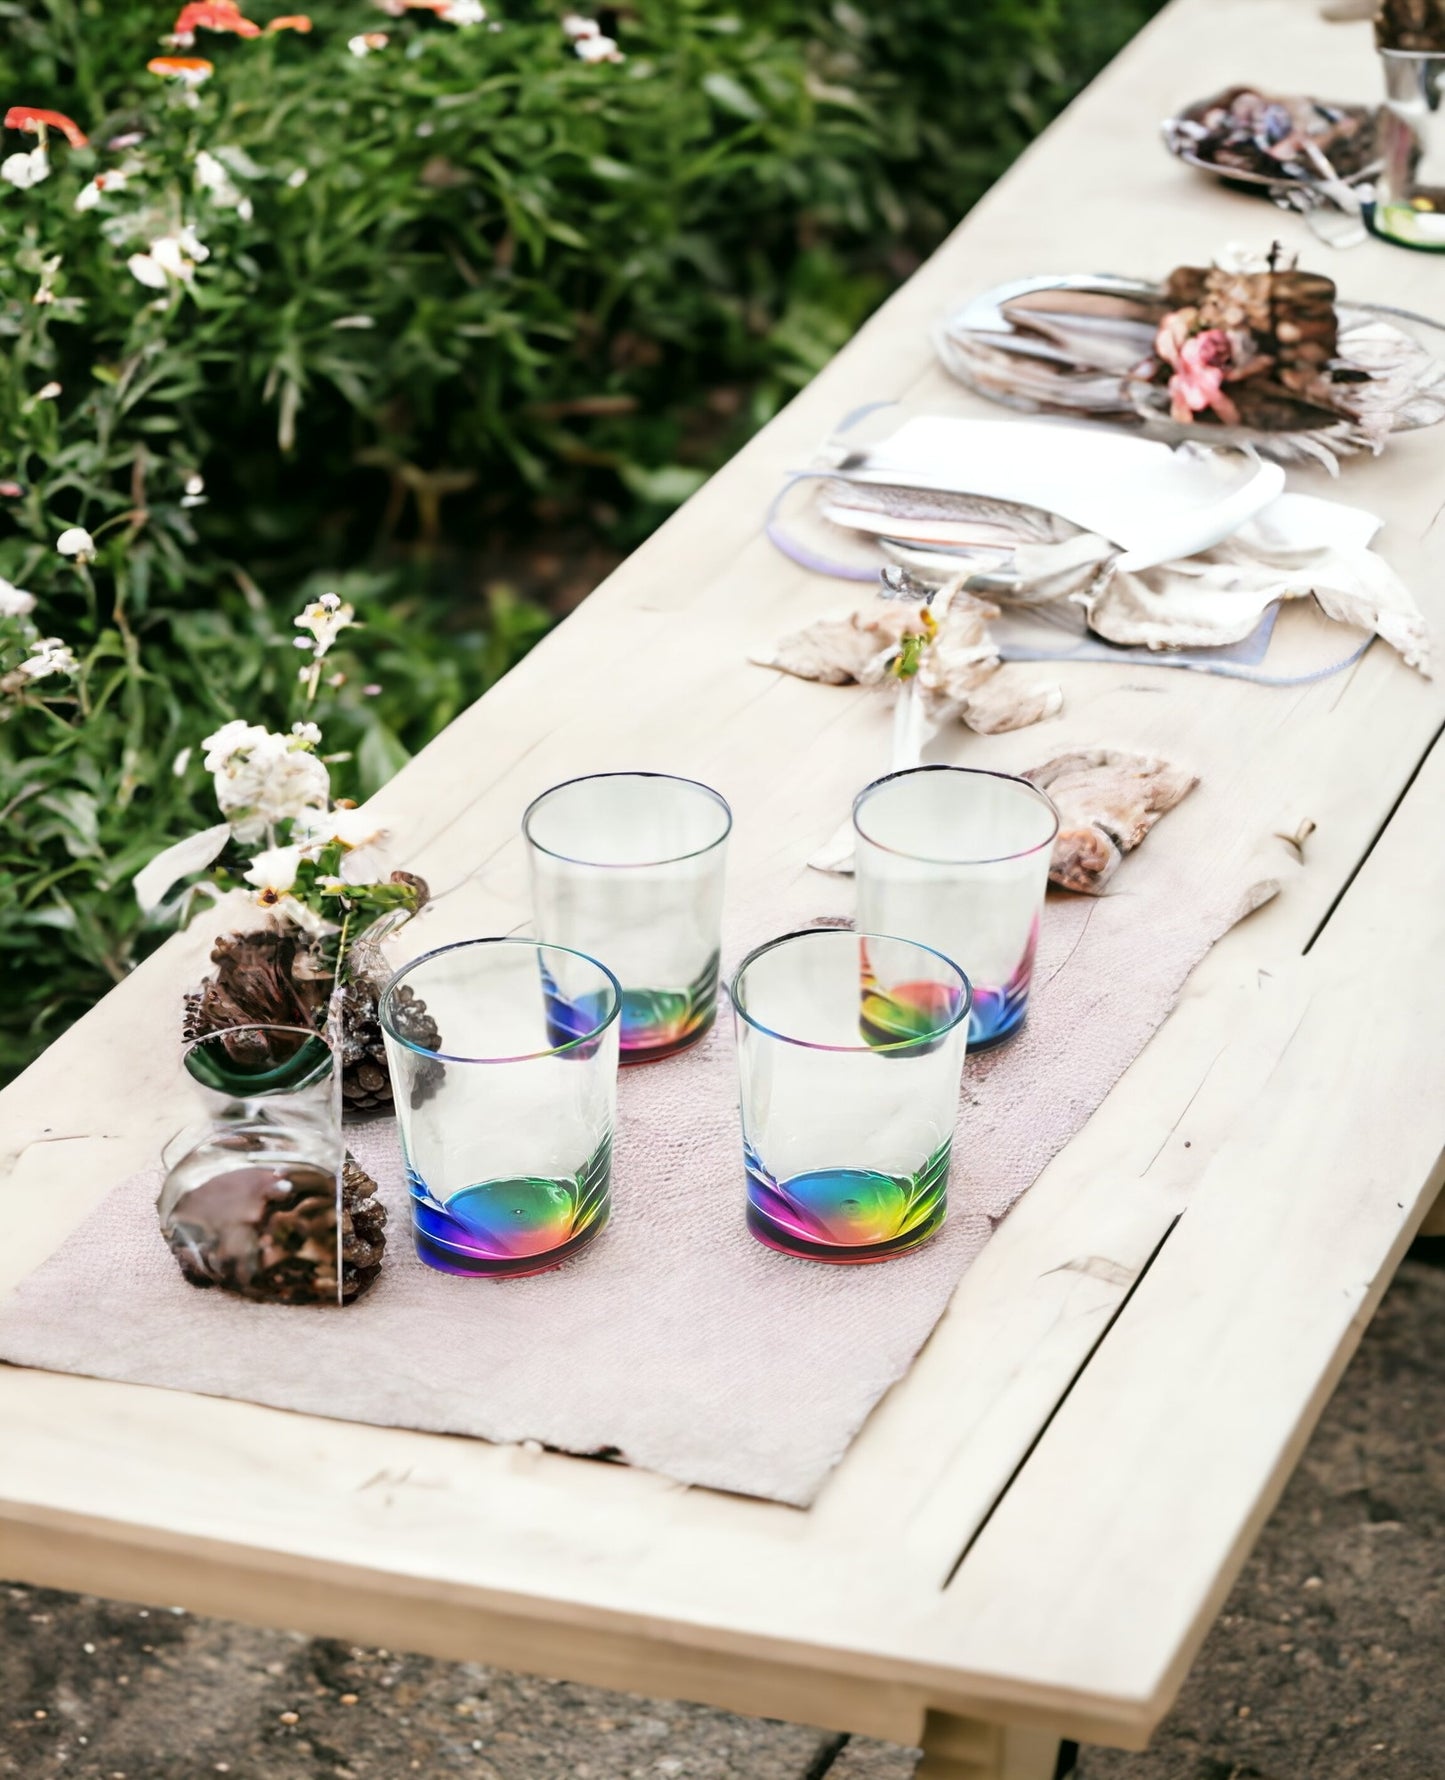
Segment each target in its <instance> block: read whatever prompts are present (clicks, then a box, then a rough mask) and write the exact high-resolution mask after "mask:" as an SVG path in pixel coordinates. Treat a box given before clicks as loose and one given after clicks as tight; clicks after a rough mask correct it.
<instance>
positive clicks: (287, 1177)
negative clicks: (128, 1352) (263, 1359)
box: [166, 1152, 386, 1304]
mask: <svg viewBox="0 0 1445 1780" xmlns="http://www.w3.org/2000/svg"><path fill="white" fill-rule="evenodd" d="M241 1159H242V1160H243V1161H244V1158H241ZM258 1177H259V1178H258ZM166 1239H167V1241H168V1242H169V1244H170V1247H171V1252H172V1253H173V1254H174V1255H175V1257H176V1260H177V1262H178V1263H179V1265H180V1269H181V1272H182V1274H183V1275H184V1276H185V1278H186V1279H187V1280H189V1282H190V1283H191V1284H192V1285H193V1286H200V1287H203V1288H205V1287H211V1286H219V1287H220V1288H221V1290H222V1291H226V1292H232V1293H234V1294H235V1295H236V1296H237V1297H241V1298H249V1299H251V1300H253V1301H254V1302H255V1303H258V1304H335V1303H336V1299H337V1290H336V1287H337V1268H338V1264H339V1266H340V1280H341V1302H342V1303H343V1304H350V1303H352V1302H353V1301H354V1300H355V1299H357V1298H359V1297H360V1296H361V1294H362V1293H363V1292H364V1291H365V1290H366V1289H367V1287H368V1286H370V1285H371V1284H372V1282H373V1281H374V1280H375V1279H376V1276H377V1275H378V1274H379V1273H380V1272H381V1261H382V1255H383V1254H384V1252H385V1250H386V1207H385V1206H384V1205H383V1204H382V1203H381V1201H380V1200H379V1199H378V1198H377V1197H376V1182H375V1181H374V1180H373V1179H372V1178H371V1176H370V1175H369V1174H368V1173H367V1172H366V1170H365V1169H364V1168H362V1167H361V1166H360V1164H359V1163H358V1162H357V1161H356V1160H355V1159H354V1158H353V1157H352V1156H351V1154H350V1153H349V1152H348V1154H347V1156H346V1159H345V1163H344V1164H343V1168H342V1175H341V1227H340V1232H339V1234H338V1230H337V1204H336V1180H335V1176H334V1175H330V1174H328V1173H327V1172H326V1171H325V1170H323V1169H320V1168H317V1167H316V1166H314V1165H313V1164H309V1163H302V1164H298V1165H293V1166H291V1167H290V1168H289V1169H287V1170H284V1171H282V1170H277V1169H274V1168H270V1167H265V1168H251V1169H247V1168H245V1167H244V1166H242V1167H240V1168H239V1169H235V1170H233V1171H232V1172H231V1174H230V1176H228V1177H227V1176H222V1177H220V1178H218V1179H215V1180H212V1181H210V1182H207V1183H205V1184H204V1185H202V1186H201V1187H200V1188H198V1189H197V1190H195V1191H193V1192H191V1193H189V1194H187V1195H185V1196H184V1197H183V1198H182V1199H181V1201H180V1202H179V1203H178V1204H177V1206H176V1207H175V1211H174V1214H173V1216H172V1220H171V1223H170V1227H169V1228H168V1229H167V1231H166ZM338 1249H339V1253H338Z"/></svg>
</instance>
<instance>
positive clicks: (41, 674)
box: [20, 637, 80, 680]
mask: <svg viewBox="0 0 1445 1780" xmlns="http://www.w3.org/2000/svg"><path fill="white" fill-rule="evenodd" d="M31 647H32V649H33V651H34V653H33V654H32V655H31V656H30V659H29V660H28V661H22V662H21V663H20V672H21V673H22V674H24V675H25V677H26V678H27V679H30V680H44V679H46V678H48V677H49V676H50V675H51V674H78V673H79V672H80V663H79V662H78V661H77V660H76V659H75V656H74V654H73V653H72V652H71V650H70V649H68V648H67V647H66V645H65V644H64V643H62V642H61V640H60V638H59V637H42V638H41V639H40V641H39V642H38V643H34V644H32V645H31Z"/></svg>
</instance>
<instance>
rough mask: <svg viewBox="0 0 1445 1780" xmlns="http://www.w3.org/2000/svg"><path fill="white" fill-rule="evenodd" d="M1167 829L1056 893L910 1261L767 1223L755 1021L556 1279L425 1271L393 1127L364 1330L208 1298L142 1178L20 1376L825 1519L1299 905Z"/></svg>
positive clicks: (345, 1320)
mask: <svg viewBox="0 0 1445 1780" xmlns="http://www.w3.org/2000/svg"><path fill="white" fill-rule="evenodd" d="M1173 838H1174V837H1173V836H1172V835H1171V833H1170V820H1169V819H1166V820H1165V822H1164V823H1163V824H1162V826H1161V827H1160V829H1158V830H1156V832H1155V833H1154V834H1153V835H1152V836H1151V837H1150V839H1149V840H1148V841H1147V842H1146V843H1145V845H1144V847H1143V848H1142V849H1141V850H1140V852H1138V853H1136V854H1134V855H1132V856H1131V857H1130V858H1129V859H1128V860H1127V861H1126V862H1125V864H1124V865H1123V867H1122V868H1121V870H1120V872H1119V874H1118V876H1117V877H1116V878H1115V880H1114V882H1113V884H1112V885H1111V887H1110V894H1108V895H1106V896H1104V897H1102V898H1099V899H1090V898H1083V897H1068V896H1059V895H1054V896H1051V898H1050V904H1049V908H1048V910H1047V912H1046V917H1045V920H1044V924H1043V933H1042V938H1041V943H1040V949H1039V957H1038V963H1037V967H1036V974H1035V979H1034V983H1035V987H1034V992H1033V1000H1032V1004H1031V1009H1030V1017H1029V1021H1028V1024H1027V1025H1026V1027H1025V1028H1024V1031H1023V1033H1022V1034H1021V1035H1020V1037H1019V1038H1018V1039H1017V1040H1015V1041H1014V1042H1013V1043H1012V1044H1011V1045H1009V1046H1006V1047H1005V1048H1003V1049H1002V1050H1000V1051H996V1052H993V1053H991V1054H988V1055H985V1056H983V1057H980V1058H979V1059H977V1060H976V1061H974V1060H971V1061H970V1062H969V1064H968V1067H967V1070H966V1072H965V1076H964V1084H963V1094H962V1097H961V1101H960V1108H959V1119H958V1128H957V1137H956V1140H955V1147H954V1163H953V1173H952V1178H951V1183H950V1187H949V1216H948V1222H947V1224H946V1225H945V1227H944V1229H943V1231H942V1233H941V1234H940V1235H939V1236H938V1237H937V1238H936V1239H935V1240H934V1241H933V1242H932V1243H931V1244H929V1245H928V1246H926V1247H925V1248H923V1249H921V1250H919V1251H918V1252H917V1253H915V1254H911V1255H907V1256H903V1257H900V1258H898V1259H896V1260H894V1261H891V1262H889V1263H888V1264H887V1265H885V1266H876V1267H841V1268H840V1267H824V1266H819V1265H816V1264H813V1263H810V1262H806V1261H797V1260H793V1259H791V1258H789V1257H786V1256H783V1255H779V1254H776V1253H774V1252H773V1251H771V1250H769V1249H766V1248H763V1247H762V1246H761V1245H759V1244H758V1243H757V1242H755V1241H754V1240H753V1239H752V1238H751V1237H750V1236H749V1235H748V1233H747V1230H746V1229H745V1227H744V1223H743V1207H744V1182H743V1166H742V1154H741V1139H740V1135H739V1126H738V1112H737V1083H736V1075H735V1060H734V1055H733V1035H732V1030H731V1019H730V1017H729V1014H728V1010H727V1007H726V1005H724V1007H723V1009H722V1010H721V1015H720V1018H719V1020H718V1023H717V1025H716V1027H715V1028H714V1029H713V1031H712V1032H711V1033H710V1034H709V1036H708V1037H707V1038H706V1039H705V1040H704V1041H703V1043H702V1044H701V1045H700V1046H698V1047H697V1048H696V1049H694V1050H693V1051H692V1052H689V1053H684V1054H683V1055H682V1056H679V1057H676V1058H673V1059H671V1060H669V1061H667V1062H664V1063H655V1064H649V1065H647V1066H645V1067H641V1068H637V1069H632V1070H624V1071H623V1072H622V1077H621V1082H620V1086H619V1094H618V1100H619V1108H618V1111H619V1118H618V1141H617V1148H616V1161H615V1165H614V1172H613V1205H614V1209H613V1215H612V1222H611V1225H610V1227H609V1228H608V1230H607V1231H606V1232H605V1233H604V1235H603V1236H602V1237H601V1238H600V1239H599V1241H598V1242H597V1243H596V1245H595V1246H594V1247H593V1248H592V1249H591V1250H590V1251H589V1252H588V1253H587V1254H585V1255H583V1256H581V1257H579V1258H578V1259H577V1260H576V1261H574V1262H571V1263H569V1264H567V1265H565V1266H563V1267H561V1268H559V1269H558V1270H557V1271H555V1272H553V1273H549V1274H543V1275H540V1276H538V1277H535V1278H531V1279H519V1280H506V1281H482V1280H467V1279H459V1278H455V1277H451V1276H449V1275H446V1274H441V1273H436V1272H433V1271H432V1270H430V1269H429V1268H426V1267H424V1266H423V1265H422V1264H421V1263H420V1262H419V1261H418V1260H417V1259H416V1258H415V1256H414V1254H413V1253H412V1250H411V1241H410V1231H409V1211H408V1206H407V1197H406V1189H405V1185H404V1182H403V1178H402V1170H401V1162H400V1155H399V1151H398V1146H397V1138H396V1128H395V1125H394V1123H393V1121H391V1120H389V1119H386V1120H378V1121H374V1122H372V1123H370V1124H366V1125H360V1126H357V1127H355V1128H354V1129H353V1131H352V1133H351V1135H350V1142H351V1148H352V1151H353V1153H354V1154H355V1155H356V1157H357V1159H358V1160H359V1161H360V1162H361V1163H362V1164H363V1166H364V1167H366V1168H367V1169H368V1170H369V1172H370V1173H371V1174H372V1175H373V1176H375V1178H376V1179H377V1181H378V1182H379V1184H380V1188H381V1193H382V1196H383V1198H384V1199H385V1201H386V1204H387V1207H388V1210H389V1212H390V1215H391V1222H390V1226H389V1231H388V1236H389V1241H388V1247H387V1257H386V1264H385V1267H384V1269H383V1272H382V1276H381V1278H380V1279H379V1280H378V1282H377V1284H376V1285H375V1286H374V1287H373V1288H372V1290H371V1291H370V1293H369V1294H368V1295H367V1296H366V1297H365V1298H363V1299H362V1300H360V1301H359V1302H358V1303H356V1304H354V1305H350V1306H348V1307H346V1308H345V1309H333V1308H324V1309H299V1308H280V1307H272V1306H263V1305H254V1304H247V1303H244V1302H240V1301H237V1300H234V1299H228V1298H226V1297H224V1296H222V1294H220V1293H219V1292H200V1291H197V1290H196V1288H194V1287H192V1286H190V1285H188V1284H187V1283H186V1282H185V1281H184V1280H183V1279H182V1278H181V1275H180V1273H179V1271H178V1269H177V1267H176V1265H175V1262H174V1261H173V1260H172V1258H171V1256H170V1253H169V1252H168V1250H167V1249H166V1247H165V1244H164V1242H163V1241H162V1239H161V1237H160V1234H159V1230H158V1227H157V1223H156V1216H155V1209H154V1206H155V1197H156V1193H157V1191H158V1188H159V1184H160V1176H159V1173H158V1171H152V1172H147V1173H143V1174H139V1175H135V1176H133V1177H132V1178H131V1179H129V1180H126V1181H124V1182H122V1183H121V1184H120V1185H119V1186H118V1187H116V1188H115V1189H114V1191H113V1192H111V1193H110V1194H109V1196H108V1197H107V1198H106V1199H105V1200H103V1201H102V1203H101V1204H100V1205H99V1207H98V1208H97V1209H96V1210H95V1211H94V1212H93V1213H92V1214H91V1216H90V1217H89V1218H88V1219H87V1220H86V1221H85V1222H84V1223H83V1224H81V1225H80V1226H79V1228H77V1229H76V1230H75V1231H74V1232H73V1233H72V1235H71V1236H70V1238H69V1239H68V1240H67V1241H66V1242H65V1243H64V1244H63V1245H62V1247H61V1248H60V1249H59V1250H58V1251H57V1252H56V1253H55V1254H54V1255H53V1256H52V1257H51V1258H50V1259H49V1260H48V1261H46V1262H45V1263H44V1264H42V1265H41V1266H40V1267H39V1268H38V1269H37V1270H36V1271H35V1272H34V1273H32V1274H31V1275H30V1276H29V1277H28V1278H26V1279H25V1280H24V1281H22V1283H21V1284H20V1286H19V1287H18V1288H17V1289H16V1291H15V1292H13V1293H12V1294H11V1296H10V1297H9V1298H8V1299H6V1300H5V1301H4V1302H3V1303H0V1360H6V1361H9V1362H11V1363H13V1364H16V1365H24V1366H36V1367H41V1368H45V1369H49V1370H52V1371H61V1372H76V1373H82V1374H85V1375H86V1376H89V1377H96V1378H109V1379H118V1380H124V1381H128V1382H133V1383H140V1384H148V1385H161V1386H167V1387H170V1388H172V1389H175V1390H185V1391H196V1392H199V1393H201V1394H203V1395H208V1396H222V1397H237V1398H243V1399H246V1400H248V1401H251V1402H256V1403H264V1404H269V1405H272V1406H275V1407H277V1408H282V1409H292V1410H301V1411H305V1412H307V1413H309V1414H313V1415H323V1416H332V1417H337V1418H340V1419H342V1420H346V1421H361V1422H371V1423H374V1424H377V1425H380V1426H385V1427H406V1428H417V1429H423V1430H427V1431H432V1432H440V1433H450V1434H467V1435H474V1436H479V1437H481V1438H484V1439H488V1440H495V1441H519V1440H537V1441H541V1442H543V1443H545V1444H547V1445H549V1446H554V1447H559V1448H561V1449H563V1450H566V1451H569V1452H576V1453H606V1454H607V1455H608V1456H615V1457H618V1458H620V1459H623V1460H625V1461H627V1462H628V1463H631V1464H634V1465H641V1466H645V1467H647V1468H649V1469H651V1470H655V1471H660V1472H663V1473H665V1474H667V1475H668V1476H671V1477H674V1478H677V1479H679V1480H681V1481H683V1482H685V1483H693V1484H704V1485H710V1486H712V1487H715V1488H718V1489H726V1490H733V1491H737V1492H740V1493H743V1494H747V1495H753V1496H765V1497H771V1498H773V1499H775V1500H777V1501H781V1502H787V1503H793V1504H796V1505H799V1506H804V1505H806V1504H807V1503H809V1502H810V1501H811V1500H812V1499H813V1497H814V1496H815V1495H816V1494H817V1492H818V1490H819V1488H820V1487H821V1485H822V1483H823V1481H824V1479H825V1478H826V1476H827V1474H828V1472H829V1471H830V1470H831V1469H832V1467H833V1466H834V1465H835V1464H837V1462H838V1461H839V1459H841V1458H842V1456H843V1454H844V1452H845V1451H846V1449H847V1447H848V1444H849V1442H850V1441H851V1440H852V1439H853V1437H854V1435H855V1434H856V1433H857V1432H858V1430H859V1428H860V1427H861V1426H862V1424H863V1422H864V1420H865V1418H866V1417H867V1415H868V1413H869V1411H870V1410H871V1409H872V1407H873V1405H874V1404H875V1403H876V1402H877V1401H878V1399H879V1398H880V1397H881V1396H882V1395H883V1393H884V1392H885V1391H886V1390H887V1389H888V1387H889V1386H890V1385H891V1384H892V1383H893V1382H894V1381H895V1380H896V1379H898V1378H900V1377H901V1376H902V1375H903V1374H904V1372H905V1371H906V1370H907V1368H908V1366H909V1364H910V1363H911V1361H912V1359H913V1357H914V1355H915V1354H916V1353H917V1352H918V1350H919V1348H920V1347H921V1346H922V1345H923V1343H924V1341H925V1340H926V1339H927V1337H928V1335H929V1332H930V1330H931V1329H932V1328H933V1325H934V1323H935V1322H936V1321H937V1320H938V1318H939V1316H940V1315H941V1314H942V1312H943V1310H944V1308H945V1306H946V1305H947V1303H948V1300H949V1298H950V1297H951V1295H952V1293H953V1291H954V1288H955V1287H956V1286H957V1284H958V1281H959V1279H960V1277H961V1276H962V1274H963V1272H964V1270H965V1269H966V1268H967V1267H968V1265H969V1263H970V1262H971V1261H972V1260H973V1259H974V1257H975V1256H976V1255H977V1254H978V1253H979V1251H980V1250H981V1249H982V1248H983V1246H984V1244H985V1243H986V1242H987V1241H988V1238H989V1235H990V1232H991V1231H992V1229H993V1227H994V1226H995V1225H996V1224H997V1222H998V1221H999V1220H1000V1219H1001V1218H1002V1217H1003V1215H1004V1214H1005V1213H1006V1212H1007V1211H1008V1209H1009V1207H1010V1206H1011V1205H1012V1204H1013V1203H1014V1201H1015V1200H1016V1199H1017V1198H1018V1197H1019V1195H1020V1194H1021V1193H1023V1192H1024V1190H1025V1189H1026V1188H1027V1187H1028V1186H1029V1185H1030V1184H1031V1183H1032V1181H1033V1180H1034V1179H1035V1178H1036V1177H1037V1176H1038V1175H1039V1173H1040V1172H1041V1171H1042V1170H1043V1168H1044V1166H1045V1165H1046V1164H1047V1162H1048V1161H1049V1160H1050V1158H1051V1157H1053V1156H1054V1155H1055V1154H1056V1153H1057V1152H1058V1151H1059V1150H1060V1149H1061V1148H1062V1147H1063V1146H1064V1144H1065V1143H1067V1142H1068V1140H1069V1138H1070V1137H1071V1136H1072V1135H1073V1134H1074V1132H1075V1131H1077V1130H1078V1129H1079V1127H1080V1126H1081V1125H1082V1124H1083V1123H1084V1121H1085V1120H1086V1119H1087V1118H1088V1117H1089V1115H1090V1113H1091V1112H1092V1111H1093V1110H1094V1108H1095V1107H1096V1106H1097V1105H1098V1104H1099V1103H1100V1101H1101V1100H1102V1099H1103V1098H1104V1096H1105V1095H1106V1094H1107V1093H1108V1091H1109V1089H1110V1087H1111V1086H1112V1085H1113V1083H1114V1082H1115V1081H1116V1080H1117V1079H1118V1077H1119V1076H1120V1075H1121V1074H1122V1073H1123V1071H1124V1070H1125V1069H1126V1068H1127V1067H1128V1065H1129V1064H1130V1063H1131V1062H1132V1061H1133V1059H1134V1057H1135V1056H1136V1055H1137V1054H1138V1052H1139V1051H1140V1050H1141V1049H1142V1047H1143V1045H1144V1044H1145V1042H1146V1041H1147V1039H1148V1038H1149V1036H1150V1034H1151V1033H1152V1032H1153V1031H1154V1030H1155V1029H1156V1027H1157V1026H1158V1025H1159V1024H1160V1022H1161V1021H1162V1020H1163V1019H1164V1017H1165V1015H1166V1014H1167V1013H1168V1011H1169V1009H1170V1007H1171V1006H1172V1005H1173V1003H1174V1001H1175V999H1176V998H1177V996H1178V993H1179V990H1180V988H1181V986H1182V985H1183V983H1184V980H1185V978H1186V977H1187V976H1188V974H1189V972H1190V970H1192V968H1193V967H1194V965H1195V964H1196V963H1197V962H1198V961H1199V959H1200V958H1202V957H1203V955H1204V953H1205V952H1206V951H1207V950H1208V949H1209V947H1210V946H1211V945H1212V944H1213V943H1214V941H1215V940H1216V939H1218V938H1219V936H1220V935H1221V934H1222V933H1224V932H1225V931H1226V930H1227V929H1228V928H1229V927H1230V926H1232V925H1233V923H1234V922H1235V921H1236V920H1238V919H1239V918H1240V916H1241V915H1243V914H1244V913H1246V912H1248V910H1249V909H1250V908H1253V907H1255V906H1257V904H1258V903H1259V902H1260V901H1262V900H1264V898H1265V897H1266V896H1267V895H1268V894H1269V893H1270V891H1271V890H1272V888H1273V886H1256V885H1255V884H1254V883H1253V882H1252V881H1250V880H1249V879H1248V878H1247V877H1246V876H1245V875H1244V874H1243V867H1242V865H1241V867H1240V870H1239V872H1238V873H1236V875H1235V876H1234V877H1233V878H1230V877H1228V875H1227V874H1224V873H1216V874H1205V875H1203V876H1201V874H1200V873H1199V872H1198V871H1197V870H1196V869H1193V868H1192V864H1191V859H1190V858H1189V857H1188V856H1187V855H1188V851H1189V850H1188V849H1187V848H1184V847H1182V846H1177V845H1176V846H1171V844H1170V843H1171V840H1173ZM851 900H852V891H851V885H849V884H847V883H846V882H844V883H840V882H839V881H838V880H836V879H829V878H825V877H822V876H819V875H818V874H816V873H804V874H803V875H802V876H801V877H799V878H796V879H794V881H793V882H792V884H791V885H790V886H789V888H788V890H787V891H786V893H785V894H783V895H782V896H775V897H772V898H771V899H769V901H768V903H767V906H766V907H763V906H762V905H761V904H759V905H755V906H754V907H753V908H751V909H749V910H745V911H743V916H744V918H742V919H740V920H737V921H736V922H735V924H734V930H733V934H732V939H733V945H732V946H731V947H730V950H731V951H732V953H733V955H734V957H736V956H739V955H740V954H741V952H742V950H743V949H745V944H752V943H755V941H756V940H757V939H758V938H761V937H765V936H767V935H769V934H774V933H781V932H786V931H787V930H788V929H789V928H790V927H799V926H805V925H807V924H809V922H811V921H813V920H816V919H836V918H837V917H838V916H840V915H842V914H843V913H844V911H845V909H846V908H847V907H848V905H850V904H851Z"/></svg>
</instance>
